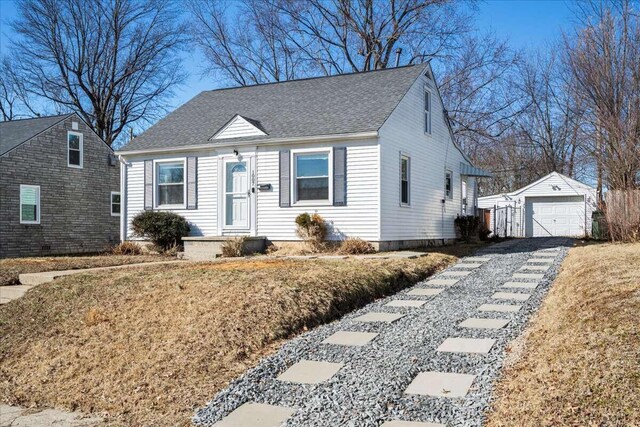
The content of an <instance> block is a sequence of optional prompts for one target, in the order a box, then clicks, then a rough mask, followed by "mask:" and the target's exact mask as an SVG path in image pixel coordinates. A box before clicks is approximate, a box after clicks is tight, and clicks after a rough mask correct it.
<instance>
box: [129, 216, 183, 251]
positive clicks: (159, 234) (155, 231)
mask: <svg viewBox="0 0 640 427" xmlns="http://www.w3.org/2000/svg"><path fill="white" fill-rule="evenodd" d="M131 228H132V229H133V233H134V235H135V236H137V237H142V238H145V239H149V240H151V242H152V243H153V244H154V245H155V246H156V247H157V248H158V249H159V250H161V251H163V252H165V251H167V250H169V249H171V248H175V247H177V246H179V245H181V244H182V238H183V237H185V236H187V235H188V234H189V230H190V228H189V223H188V222H187V220H186V219H184V218H183V217H181V216H180V215H178V214H176V213H173V212H163V211H144V212H140V213H139V214H138V215H136V216H135V217H134V218H133V221H132V222H131Z"/></svg>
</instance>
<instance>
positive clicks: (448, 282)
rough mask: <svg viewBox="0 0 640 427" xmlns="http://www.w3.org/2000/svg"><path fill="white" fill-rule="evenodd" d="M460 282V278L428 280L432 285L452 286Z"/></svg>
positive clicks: (428, 283)
mask: <svg viewBox="0 0 640 427" xmlns="http://www.w3.org/2000/svg"><path fill="white" fill-rule="evenodd" d="M456 283H458V279H432V280H429V281H428V282H427V285H431V286H451V285H455V284H456Z"/></svg>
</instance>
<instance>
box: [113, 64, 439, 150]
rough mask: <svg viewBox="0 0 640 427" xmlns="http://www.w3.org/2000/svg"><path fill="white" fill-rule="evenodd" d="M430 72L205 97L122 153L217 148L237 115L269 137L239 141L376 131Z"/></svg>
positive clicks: (408, 70)
mask: <svg viewBox="0 0 640 427" xmlns="http://www.w3.org/2000/svg"><path fill="white" fill-rule="evenodd" d="M427 66H428V65H427V64H419V65H410V66H405V67H399V68H390V69H386V70H380V71H371V72H366V73H355V74H343V75H337V76H331V77H318V78H310V79H303V80H292V81H288V82H281V83H270V84H264V85H256V86H245V87H238V88H230V89H219V90H213V91H206V92H202V93H200V94H199V95H197V96H196V97H195V98H193V99H191V100H190V101H188V102H187V103H186V104H184V105H183V106H181V107H180V108H178V109H177V110H175V111H174V112H172V113H170V114H169V115H167V116H166V117H165V118H164V119H162V120H160V121H159V122H158V123H156V124H155V125H153V126H151V127H150V128H149V129H148V130H147V131H146V132H144V133H143V134H142V135H140V136H138V137H137V138H135V139H134V140H132V141H131V142H129V143H128V144H127V145H126V146H125V147H123V148H122V149H121V150H122V151H131V150H145V149H162V148H173V147H181V146H192V145H198V144H207V143H211V142H212V141H210V138H211V137H212V136H213V135H214V134H215V133H216V132H217V131H218V130H220V128H222V126H224V125H225V124H226V123H227V122H228V121H229V120H230V119H231V118H233V117H234V116H235V115H236V114H239V115H241V116H243V117H251V119H252V120H254V121H257V122H259V123H260V125H261V127H262V129H263V130H264V131H265V132H266V133H267V136H259V137H256V136H253V137H248V138H235V139H234V141H247V140H255V141H260V140H264V139H271V138H288V137H304V136H315V135H332V134H343V133H355V132H367V131H376V130H378V129H379V128H380V126H382V124H383V123H384V121H385V120H386V119H387V117H389V115H390V114H391V112H392V111H393V109H394V108H395V107H396V105H397V104H398V102H400V99H402V97H403V96H404V95H405V93H406V92H407V91H408V90H409V88H410V86H411V85H412V84H413V82H414V81H415V80H416V79H417V78H418V76H419V75H420V74H421V73H422V72H424V70H425V68H426V67H427ZM221 141H224V140H216V142H221Z"/></svg>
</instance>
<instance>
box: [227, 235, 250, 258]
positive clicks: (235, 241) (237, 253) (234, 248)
mask: <svg viewBox="0 0 640 427" xmlns="http://www.w3.org/2000/svg"><path fill="white" fill-rule="evenodd" d="M246 241H247V238H246V237H244V236H239V237H234V238H232V239H229V240H225V241H224V242H223V243H222V256H223V257H230V258H233V257H241V256H243V255H244V244H245V242H246Z"/></svg>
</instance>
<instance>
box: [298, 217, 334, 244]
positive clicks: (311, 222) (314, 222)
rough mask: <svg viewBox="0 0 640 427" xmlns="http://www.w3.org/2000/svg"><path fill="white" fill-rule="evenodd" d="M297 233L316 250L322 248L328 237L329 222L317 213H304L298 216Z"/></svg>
mask: <svg viewBox="0 0 640 427" xmlns="http://www.w3.org/2000/svg"><path fill="white" fill-rule="evenodd" d="M296 234H297V235H298V237H300V238H301V239H302V240H304V241H305V242H307V243H308V244H309V245H310V246H311V248H313V249H314V250H320V249H322V245H323V243H324V241H325V239H326V238H327V224H326V222H325V221H324V218H322V217H321V216H320V215H318V214H317V213H314V214H312V215H309V214H308V213H306V212H305V213H302V214H300V215H298V216H297V217H296Z"/></svg>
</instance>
